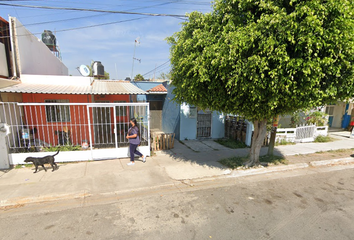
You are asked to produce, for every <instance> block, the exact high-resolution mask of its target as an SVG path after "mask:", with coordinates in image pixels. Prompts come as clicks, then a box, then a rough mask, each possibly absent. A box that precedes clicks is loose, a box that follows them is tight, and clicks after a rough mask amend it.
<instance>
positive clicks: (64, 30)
mask: <svg viewBox="0 0 354 240" xmlns="http://www.w3.org/2000/svg"><path fill="white" fill-rule="evenodd" d="M144 18H148V17H140V18H132V19H128V20H121V21H115V22H108V23H101V24H95V25H89V26H84V27H76V28H66V29H60V30H55V32H67V31H73V30H78V29H84V28H92V27H98V26H104V25H110V24H116V23H123V22H130V21H135V20H139V19H144ZM36 34H41V33H30V34H19V35H16V36H17V37H22V36H28V35H36ZM8 37H10V36H0V38H8Z"/></svg>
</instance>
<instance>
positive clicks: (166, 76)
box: [158, 72, 171, 80]
mask: <svg viewBox="0 0 354 240" xmlns="http://www.w3.org/2000/svg"><path fill="white" fill-rule="evenodd" d="M158 79H164V80H165V79H169V80H170V79H171V73H170V72H168V73H164V72H162V73H161V74H160V76H159V77H158Z"/></svg>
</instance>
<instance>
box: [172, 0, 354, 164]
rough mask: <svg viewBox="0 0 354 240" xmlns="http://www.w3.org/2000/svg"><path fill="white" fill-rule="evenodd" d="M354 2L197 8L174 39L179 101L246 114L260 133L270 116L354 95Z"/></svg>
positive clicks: (235, 1)
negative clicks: (203, 12) (205, 11)
mask: <svg viewBox="0 0 354 240" xmlns="http://www.w3.org/2000/svg"><path fill="white" fill-rule="evenodd" d="M353 5H354V1H352V0H306V1H304V0H216V2H215V3H214V5H213V11H212V12H211V13H207V14H202V13H199V12H192V13H191V14H190V15H189V21H187V22H184V23H183V25H182V30H181V31H180V32H177V33H175V34H174V35H173V36H171V37H169V38H168V42H169V43H170V45H171V48H170V52H171V64H172V71H171V75H172V79H173V82H172V84H173V85H175V86H176V88H175V90H174V94H175V100H177V101H178V102H187V103H189V104H194V105H198V106H200V107H204V108H210V109H212V110H218V111H222V112H225V113H233V114H240V115H242V116H245V117H246V118H247V119H249V120H252V121H254V122H255V123H256V124H257V126H255V133H256V129H257V130H262V129H263V128H265V124H266V123H265V120H266V119H271V118H272V117H274V116H277V115H284V114H287V113H289V112H295V111H296V110H298V109H306V108H311V107H315V106H320V105H325V104H327V103H330V102H333V101H335V100H337V99H342V100H345V99H348V98H349V97H352V96H353V93H354V89H353V86H354V68H353V62H354V61H353V60H354V31H353V29H354V20H353V19H354V7H353ZM262 134H265V133H263V132H262ZM257 136H258V135H257ZM257 136H256V137H257ZM260 137H262V136H260ZM252 144H253V143H252ZM256 151H257V150H256ZM252 154H255V153H254V149H251V155H252ZM256 158H257V157H256ZM257 159H258V158H257Z"/></svg>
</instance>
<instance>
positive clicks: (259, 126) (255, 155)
mask: <svg viewBox="0 0 354 240" xmlns="http://www.w3.org/2000/svg"><path fill="white" fill-rule="evenodd" d="M253 124H254V132H253V137H252V145H251V150H250V156H249V158H250V159H249V161H248V162H245V163H244V166H245V167H252V166H258V165H259V153H260V151H261V147H262V143H263V141H264V138H265V135H266V133H267V120H266V119H263V120H261V121H259V120H256V121H254V123H253Z"/></svg>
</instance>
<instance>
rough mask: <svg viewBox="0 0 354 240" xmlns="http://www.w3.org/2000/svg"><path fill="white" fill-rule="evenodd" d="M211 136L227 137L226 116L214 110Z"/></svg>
mask: <svg viewBox="0 0 354 240" xmlns="http://www.w3.org/2000/svg"><path fill="white" fill-rule="evenodd" d="M211 137H212V138H223V137H225V116H224V114H222V113H220V112H216V111H214V112H213V115H212V119H211Z"/></svg>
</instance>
